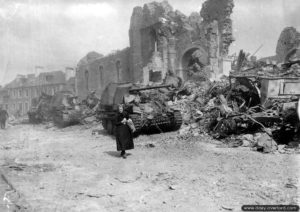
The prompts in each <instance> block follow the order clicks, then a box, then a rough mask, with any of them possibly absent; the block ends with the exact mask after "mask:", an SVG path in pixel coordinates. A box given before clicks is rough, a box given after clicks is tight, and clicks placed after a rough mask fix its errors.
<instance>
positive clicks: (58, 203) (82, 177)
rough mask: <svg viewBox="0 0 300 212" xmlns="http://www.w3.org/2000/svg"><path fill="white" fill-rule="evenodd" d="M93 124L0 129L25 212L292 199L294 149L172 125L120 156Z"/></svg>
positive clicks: (190, 207)
mask: <svg viewBox="0 0 300 212" xmlns="http://www.w3.org/2000/svg"><path fill="white" fill-rule="evenodd" d="M93 129H100V130H101V129H102V128H101V127H100V126H93V127H87V126H74V127H69V128H65V129H57V128H50V129H46V128H45V126H44V125H39V126H33V125H18V126H12V127H9V128H8V129H6V130H5V131H0V138H1V139H0V141H1V142H0V152H1V158H0V159H1V161H0V162H1V169H2V171H3V173H4V174H5V176H6V177H7V178H8V179H9V180H10V181H11V182H12V184H13V185H14V187H15V189H16V190H17V191H18V193H19V194H20V196H21V197H22V199H23V202H26V204H28V205H27V206H26V207H27V211H38V212H40V211H47V212H48V211H61V212H64V211H89V212H90V211H95V212H96V211H97V212H99V211H170V212H171V211H191V212H192V211H207V212H210V211H228V210H230V211H240V210H241V206H242V205H244V204H297V203H298V204H299V192H298V188H299V170H300V167H299V162H298V161H299V154H279V153H275V154H262V153H259V152H254V151H251V150H250V149H249V148H245V147H239V148H235V149H232V148H218V146H217V145H216V141H209V140H207V138H205V137H198V138H195V139H193V140H190V141H180V140H177V139H176V132H173V133H165V134H158V135H150V136H140V137H138V138H137V139H135V149H134V150H132V151H130V152H129V153H130V154H131V155H129V156H128V157H127V159H122V158H120V157H119V153H118V152H115V149H116V146H115V140H114V138H113V137H111V136H109V135H107V134H105V132H104V131H103V130H102V131H101V134H99V135H92V130H93ZM1 186H5V185H4V184H3V182H2V183H1ZM2 190H3V189H2ZM2 190H0V191H1V192H2V193H1V195H3V192H5V191H2ZM297 192H298V193H297ZM1 197H3V196H1ZM25 200H26V201H25ZM19 202H20V201H19ZM6 206H7V205H6ZM23 210H25V211H26V208H25V209H24V208H23Z"/></svg>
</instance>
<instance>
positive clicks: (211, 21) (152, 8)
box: [129, 0, 234, 81]
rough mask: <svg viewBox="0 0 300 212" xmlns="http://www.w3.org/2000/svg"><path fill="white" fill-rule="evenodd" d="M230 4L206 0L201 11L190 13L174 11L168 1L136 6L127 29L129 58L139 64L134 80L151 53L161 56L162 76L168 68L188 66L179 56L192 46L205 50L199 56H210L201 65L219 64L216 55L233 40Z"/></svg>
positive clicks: (226, 0)
mask: <svg viewBox="0 0 300 212" xmlns="http://www.w3.org/2000/svg"><path fill="white" fill-rule="evenodd" d="M233 6H234V5H233V0H221V1H216V0H207V1H206V2H205V3H204V4H203V8H202V10H201V12H200V13H198V12H193V13H192V14H191V15H190V16H186V15H184V14H183V13H181V12H180V11H178V10H175V11H174V10H173V8H172V6H171V5H170V4H169V3H168V2H167V1H163V2H151V3H148V4H145V5H144V6H143V8H141V7H137V8H135V9H134V11H133V14H132V18H131V26H130V30H129V32H130V33H129V34H130V45H131V48H132V49H131V57H132V59H131V60H132V61H135V62H134V64H139V66H135V67H134V76H135V78H134V79H135V81H142V79H137V78H139V77H141V75H138V74H136V72H142V73H143V76H144V75H145V73H144V72H145V69H144V67H145V66H147V67H149V63H151V61H152V58H153V55H154V54H155V55H160V57H161V61H162V67H161V71H162V76H165V75H166V73H167V72H168V71H171V72H173V73H176V74H179V75H180V72H184V71H185V70H187V69H188V68H189V67H186V66H185V65H186V62H183V61H182V60H183V58H186V53H187V52H189V53H191V54H192V52H191V50H193V51H194V50H200V51H202V52H205V54H204V55H203V56H202V57H206V55H208V56H209V57H210V58H212V60H207V61H208V62H207V63H205V64H201V65H203V66H206V65H208V64H214V66H217V67H218V66H219V57H223V56H226V55H227V54H228V49H229V45H230V44H231V43H232V42H233V40H234V39H233V36H232V22H231V19H230V14H231V13H232V8H233ZM202 19H203V20H202ZM157 52H158V53H159V54H157ZM137 53H139V54H137ZM190 57H191V56H190ZM205 60H206V59H205ZM182 63H184V64H182ZM141 66H142V67H141ZM150 66H151V65H150ZM181 75H182V76H184V74H182V73H181Z"/></svg>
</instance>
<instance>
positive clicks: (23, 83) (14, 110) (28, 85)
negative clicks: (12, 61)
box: [0, 71, 75, 115]
mask: <svg viewBox="0 0 300 212" xmlns="http://www.w3.org/2000/svg"><path fill="white" fill-rule="evenodd" d="M61 90H70V91H73V92H75V77H74V76H73V77H71V76H70V77H69V79H68V80H66V74H65V73H64V72H62V71H53V72H43V73H40V74H39V75H38V76H35V75H34V74H28V75H18V76H17V77H16V78H15V79H14V80H13V81H12V82H10V83H8V84H7V85H5V86H4V87H3V88H2V89H0V105H2V106H3V107H4V108H5V109H6V110H7V111H8V112H9V113H10V114H13V115H24V114H26V113H27V112H28V110H29V108H30V107H31V105H32V102H33V99H35V98H37V97H39V96H40V94H41V93H46V94H49V95H53V94H54V93H55V92H57V91H61Z"/></svg>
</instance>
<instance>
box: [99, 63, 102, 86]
mask: <svg viewBox="0 0 300 212" xmlns="http://www.w3.org/2000/svg"><path fill="white" fill-rule="evenodd" d="M99 82H100V86H102V84H103V66H102V65H101V66H99Z"/></svg>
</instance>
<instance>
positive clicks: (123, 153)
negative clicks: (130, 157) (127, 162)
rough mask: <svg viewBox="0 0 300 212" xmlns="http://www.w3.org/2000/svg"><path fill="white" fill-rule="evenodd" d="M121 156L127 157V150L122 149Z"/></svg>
mask: <svg viewBox="0 0 300 212" xmlns="http://www.w3.org/2000/svg"><path fill="white" fill-rule="evenodd" d="M121 157H122V158H123V159H126V152H125V151H122V152H121Z"/></svg>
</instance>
